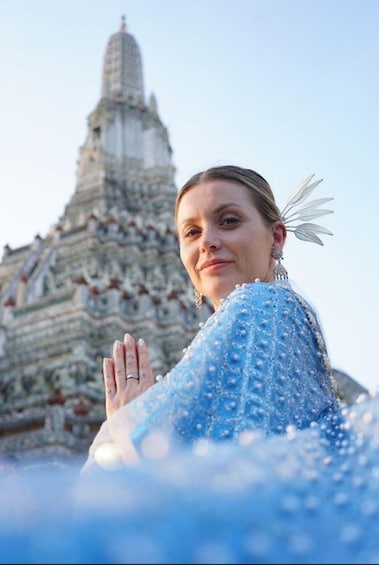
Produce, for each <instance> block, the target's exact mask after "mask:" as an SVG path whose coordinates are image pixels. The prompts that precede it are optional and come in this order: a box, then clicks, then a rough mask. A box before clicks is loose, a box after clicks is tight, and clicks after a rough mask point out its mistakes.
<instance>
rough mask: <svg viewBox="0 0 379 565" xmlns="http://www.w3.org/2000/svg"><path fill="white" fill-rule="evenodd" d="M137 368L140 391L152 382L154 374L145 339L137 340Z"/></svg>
mask: <svg viewBox="0 0 379 565" xmlns="http://www.w3.org/2000/svg"><path fill="white" fill-rule="evenodd" d="M138 370H139V377H140V388H141V391H142V392H143V391H145V390H146V389H148V388H149V387H151V385H153V384H154V376H153V372H152V370H151V363H150V353H149V348H148V347H147V345H146V343H145V341H144V340H143V339H142V338H140V339H139V340H138Z"/></svg>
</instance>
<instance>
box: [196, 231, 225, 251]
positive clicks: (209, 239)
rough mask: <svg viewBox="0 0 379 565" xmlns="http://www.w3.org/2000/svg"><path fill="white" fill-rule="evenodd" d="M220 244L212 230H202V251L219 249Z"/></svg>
mask: <svg viewBox="0 0 379 565" xmlns="http://www.w3.org/2000/svg"><path fill="white" fill-rule="evenodd" d="M220 245H221V241H220V238H219V237H218V236H217V234H215V233H214V231H213V230H204V231H203V234H202V238H201V248H202V250H204V251H209V250H212V251H214V250H216V249H219V247H220Z"/></svg>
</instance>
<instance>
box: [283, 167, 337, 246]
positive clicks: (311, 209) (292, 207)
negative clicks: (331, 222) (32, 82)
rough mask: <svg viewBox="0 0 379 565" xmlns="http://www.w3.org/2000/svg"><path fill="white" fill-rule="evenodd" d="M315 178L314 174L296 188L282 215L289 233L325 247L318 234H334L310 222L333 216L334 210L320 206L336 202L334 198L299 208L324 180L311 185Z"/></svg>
mask: <svg viewBox="0 0 379 565" xmlns="http://www.w3.org/2000/svg"><path fill="white" fill-rule="evenodd" d="M313 177H314V174H313V175H310V176H309V177H307V178H306V179H305V180H303V181H302V182H301V183H300V184H299V185H298V186H297V187H296V188H295V190H294V191H293V192H292V194H291V195H290V196H289V198H288V200H287V204H286V205H285V206H284V208H283V210H282V211H281V214H280V215H281V217H282V221H283V223H284V224H285V226H286V228H287V231H290V232H293V233H294V234H295V235H296V237H297V238H299V239H302V240H303V241H311V242H312V243H318V244H319V245H324V244H323V242H322V240H321V239H320V237H319V236H318V235H317V234H318V233H324V234H327V235H333V234H332V232H331V231H329V230H328V229H326V228H324V227H323V226H320V225H319V224H313V223H310V222H309V220H313V219H314V218H318V217H319V216H325V214H332V213H333V210H326V209H323V208H319V206H321V205H322V204H325V203H326V202H329V201H330V200H334V198H332V197H330V198H318V199H316V200H311V201H310V202H308V203H307V204H305V205H303V206H300V208H297V206H299V205H300V204H302V203H303V202H304V201H305V200H307V198H308V197H309V195H310V194H311V193H312V192H313V190H314V189H315V188H316V186H318V185H319V184H320V182H321V181H322V180H323V179H320V180H317V181H314V182H312V183H311V180H312V179H313ZM296 208H297V209H296ZM298 222H300V223H298Z"/></svg>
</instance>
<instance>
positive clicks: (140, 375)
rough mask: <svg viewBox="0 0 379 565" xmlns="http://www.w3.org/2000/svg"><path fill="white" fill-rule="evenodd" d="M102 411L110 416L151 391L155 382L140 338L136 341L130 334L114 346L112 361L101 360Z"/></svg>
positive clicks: (147, 351) (147, 352) (108, 359)
mask: <svg viewBox="0 0 379 565" xmlns="http://www.w3.org/2000/svg"><path fill="white" fill-rule="evenodd" d="M103 374H104V385H105V410H106V413H107V417H108V418H109V416H111V415H112V414H113V413H114V412H116V410H118V408H121V407H122V406H124V405H125V404H127V403H128V402H130V401H131V400H134V398H137V396H139V395H140V394H142V393H143V392H145V390H147V389H148V388H150V387H151V386H152V385H153V384H154V382H155V380H154V376H153V373H152V370H151V364H150V355H149V350H148V347H147V345H146V343H145V342H144V340H143V339H139V340H138V341H137V342H136V341H135V339H134V337H133V336H131V335H130V334H128V333H127V334H125V337H124V341H123V342H122V341H119V340H116V341H115V342H114V344H113V358H109V357H104V360H103Z"/></svg>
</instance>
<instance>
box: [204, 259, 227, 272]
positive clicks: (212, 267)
mask: <svg viewBox="0 0 379 565" xmlns="http://www.w3.org/2000/svg"><path fill="white" fill-rule="evenodd" d="M231 263H232V261H223V260H219V261H206V262H205V263H204V264H203V265H201V267H200V269H199V271H206V272H207V273H211V272H215V271H219V270H220V269H223V268H224V267H227V266H228V265H230V264H231Z"/></svg>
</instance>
